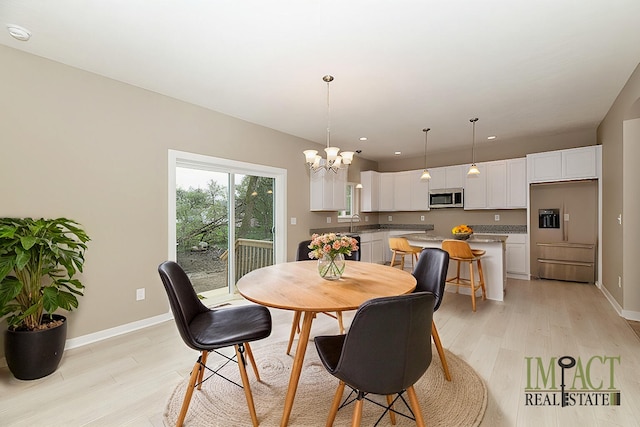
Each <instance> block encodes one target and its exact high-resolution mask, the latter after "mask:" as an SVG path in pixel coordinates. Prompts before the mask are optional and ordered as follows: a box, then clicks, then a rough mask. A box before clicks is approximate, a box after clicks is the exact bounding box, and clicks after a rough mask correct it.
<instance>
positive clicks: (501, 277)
mask: <svg viewBox="0 0 640 427" xmlns="http://www.w3.org/2000/svg"><path fill="white" fill-rule="evenodd" d="M401 237H406V238H407V240H408V241H409V243H410V244H411V245H413V246H420V247H423V248H441V247H442V241H443V240H445V239H450V238H451V237H442V236H436V235H432V234H428V233H408V234H403V235H402V236H401ZM507 237H508V236H503V235H498V234H475V233H474V234H472V235H471V237H469V239H468V240H467V243H469V246H471V249H482V250H484V251H485V252H486V254H485V255H484V256H483V257H482V269H483V272H484V283H485V287H486V289H487V299H490V300H494V301H503V300H504V292H505V289H506V285H507V268H506V259H505V257H506V240H507ZM456 264H457V263H456V262H455V261H452V262H450V263H449V273H448V275H447V277H448V278H449V277H452V276H455V274H456V271H455V269H456ZM460 274H461V277H464V278H467V279H468V278H469V269H468V268H464V266H463V265H462V266H461V268H460ZM455 288H456V287H455V286H447V289H448V290H454V289H455ZM460 293H465V294H467V295H470V293H471V290H470V289H469V288H464V287H460Z"/></svg>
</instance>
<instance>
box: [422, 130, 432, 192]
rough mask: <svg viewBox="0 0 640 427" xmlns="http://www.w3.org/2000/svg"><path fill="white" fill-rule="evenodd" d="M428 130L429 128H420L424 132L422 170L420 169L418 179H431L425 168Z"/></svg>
mask: <svg viewBox="0 0 640 427" xmlns="http://www.w3.org/2000/svg"><path fill="white" fill-rule="evenodd" d="M430 130H431V128H425V129H422V132H424V171H422V176H421V177H420V181H429V180H430V179H431V174H430V173H429V169H428V168H427V134H428V133H429V131H430Z"/></svg>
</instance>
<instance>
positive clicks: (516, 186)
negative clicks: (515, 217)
mask: <svg viewBox="0 0 640 427" xmlns="http://www.w3.org/2000/svg"><path fill="white" fill-rule="evenodd" d="M528 193H529V184H528V183H527V159H526V158H525V157H522V158H519V159H509V160H507V206H506V207H507V208H508V209H518V208H522V209H524V208H526V207H527V195H528Z"/></svg>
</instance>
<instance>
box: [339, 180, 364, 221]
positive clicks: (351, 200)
mask: <svg viewBox="0 0 640 427" xmlns="http://www.w3.org/2000/svg"><path fill="white" fill-rule="evenodd" d="M345 194H346V196H345V197H346V198H347V201H346V202H347V203H346V206H347V209H345V210H343V211H339V212H338V221H350V220H351V217H352V216H353V215H355V214H357V213H359V211H360V203H359V200H358V198H357V197H356V194H357V193H356V184H355V183H354V182H348V183H347V191H346V192H345Z"/></svg>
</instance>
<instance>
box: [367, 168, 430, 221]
mask: <svg viewBox="0 0 640 427" xmlns="http://www.w3.org/2000/svg"><path fill="white" fill-rule="evenodd" d="M420 176H422V170H413V171H403V172H384V173H380V172H375V171H366V172H361V173H360V182H361V184H362V187H363V188H362V191H361V193H360V194H361V198H362V200H361V203H362V208H361V210H362V211H363V212H391V211H426V210H429V181H420Z"/></svg>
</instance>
